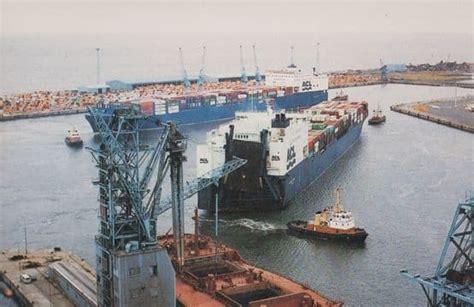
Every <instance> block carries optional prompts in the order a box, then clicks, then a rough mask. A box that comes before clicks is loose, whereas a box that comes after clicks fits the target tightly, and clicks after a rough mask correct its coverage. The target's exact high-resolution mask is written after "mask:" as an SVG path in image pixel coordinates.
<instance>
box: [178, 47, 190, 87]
mask: <svg viewBox="0 0 474 307" xmlns="http://www.w3.org/2000/svg"><path fill="white" fill-rule="evenodd" d="M179 59H180V61H181V69H182V72H183V85H184V87H189V86H190V85H191V82H189V79H188V73H187V72H186V68H185V67H184V60H183V51H182V50H181V47H180V48H179Z"/></svg>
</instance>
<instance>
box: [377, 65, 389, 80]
mask: <svg viewBox="0 0 474 307" xmlns="http://www.w3.org/2000/svg"><path fill="white" fill-rule="evenodd" d="M379 70H380V80H381V81H382V82H383V83H387V82H388V67H387V65H385V64H384V63H383V61H382V59H380V68H379Z"/></svg>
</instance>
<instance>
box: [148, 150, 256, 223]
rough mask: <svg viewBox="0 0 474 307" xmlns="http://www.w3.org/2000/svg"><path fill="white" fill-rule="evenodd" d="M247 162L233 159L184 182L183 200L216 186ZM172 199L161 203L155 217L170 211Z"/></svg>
mask: <svg viewBox="0 0 474 307" xmlns="http://www.w3.org/2000/svg"><path fill="white" fill-rule="evenodd" d="M246 163H247V160H244V159H241V158H237V157H234V159H232V160H230V161H228V162H226V163H225V164H223V165H221V166H218V167H216V168H214V169H212V170H210V171H209V172H207V173H205V174H204V175H203V176H201V177H198V178H196V179H194V180H192V181H191V182H186V185H185V188H184V192H183V199H188V198H190V197H191V196H193V195H194V194H196V193H197V192H199V191H200V190H202V189H204V188H206V187H208V186H210V185H213V184H218V183H219V179H220V178H222V177H225V176H227V175H228V174H230V173H232V172H233V171H235V170H236V169H238V168H240V167H241V166H243V165H245V164H246ZM171 204H172V199H171V198H168V199H167V200H165V201H163V202H162V203H161V204H160V206H159V208H158V210H156V212H155V214H156V216H158V215H160V214H162V213H164V212H165V211H167V210H169V209H171Z"/></svg>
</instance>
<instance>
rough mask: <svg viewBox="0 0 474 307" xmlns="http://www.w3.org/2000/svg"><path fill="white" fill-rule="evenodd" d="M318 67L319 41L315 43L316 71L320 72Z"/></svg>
mask: <svg viewBox="0 0 474 307" xmlns="http://www.w3.org/2000/svg"><path fill="white" fill-rule="evenodd" d="M320 69H321V68H320V67H319V42H317V43H316V73H317V74H319V72H320Z"/></svg>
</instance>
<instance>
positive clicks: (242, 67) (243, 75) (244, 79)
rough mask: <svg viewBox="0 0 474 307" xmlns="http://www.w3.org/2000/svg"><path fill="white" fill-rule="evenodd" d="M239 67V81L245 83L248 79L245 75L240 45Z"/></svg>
mask: <svg viewBox="0 0 474 307" xmlns="http://www.w3.org/2000/svg"><path fill="white" fill-rule="evenodd" d="M240 67H241V70H242V74H241V80H242V82H247V81H248V78H247V74H246V73H245V66H244V53H243V51H242V45H240Z"/></svg>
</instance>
